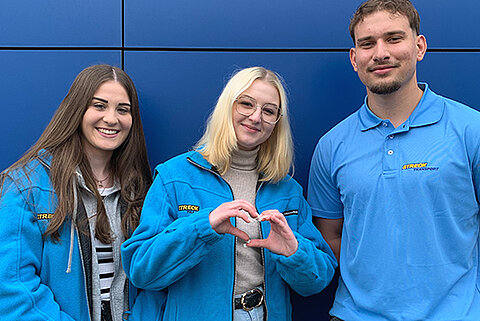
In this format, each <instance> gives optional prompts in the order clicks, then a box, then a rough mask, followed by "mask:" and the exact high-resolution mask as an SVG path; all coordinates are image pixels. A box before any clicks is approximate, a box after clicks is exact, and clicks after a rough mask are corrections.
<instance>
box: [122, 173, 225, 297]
mask: <svg viewBox="0 0 480 321" xmlns="http://www.w3.org/2000/svg"><path fill="white" fill-rule="evenodd" d="M173 189H174V186H168V188H166V186H165V185H164V182H163V180H162V175H161V174H158V175H156V177H155V180H154V182H153V184H152V186H151V187H150V190H149V191H148V193H147V196H146V198H145V202H144V205H143V209H142V215H141V217H140V224H139V226H138V227H137V229H136V230H135V231H134V233H133V235H132V237H130V238H129V239H128V240H127V241H126V242H124V243H123V245H122V261H123V267H124V270H125V272H126V273H127V275H128V276H129V278H130V280H131V282H132V283H133V284H134V285H135V286H136V287H138V288H142V289H149V290H162V289H164V288H166V287H168V286H169V285H170V284H172V283H174V282H175V281H177V280H179V279H180V278H182V277H183V276H184V275H185V274H186V273H187V272H188V271H189V270H190V269H192V268H193V267H194V266H196V265H197V264H198V263H199V262H201V260H202V259H203V258H204V257H205V255H206V254H208V252H209V251H210V249H211V248H212V246H213V245H214V244H216V243H217V242H218V241H219V240H220V239H222V238H223V235H220V234H218V233H216V232H215V231H214V230H213V228H212V227H211V225H210V221H209V214H210V212H211V211H212V210H213V208H205V209H202V210H200V211H198V212H196V213H195V215H190V216H186V217H180V218H178V217H177V208H176V207H177V206H176V204H175V202H174V201H173V199H175V195H174V193H173V192H169V190H173Z"/></svg>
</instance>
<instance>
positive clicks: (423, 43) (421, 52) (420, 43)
mask: <svg viewBox="0 0 480 321" xmlns="http://www.w3.org/2000/svg"><path fill="white" fill-rule="evenodd" d="M416 46H417V61H422V60H423V56H425V53H426V52H427V39H426V38H425V36H424V35H418V36H417V39H416Z"/></svg>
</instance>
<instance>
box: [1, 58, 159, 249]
mask: <svg viewBox="0 0 480 321" xmlns="http://www.w3.org/2000/svg"><path fill="white" fill-rule="evenodd" d="M109 80H113V81H116V82H118V83H119V84H121V85H122V86H123V87H124V88H125V90H126V91H127V94H128V97H129V99H130V103H131V114H132V126H131V129H130V133H129V134H128V136H127V138H126V139H125V141H124V142H123V143H122V145H120V146H119V147H118V148H117V149H116V150H114V152H113V154H112V158H111V159H110V169H111V171H112V175H113V176H114V177H115V179H116V180H118V181H119V182H120V186H121V197H120V202H122V203H123V204H125V208H126V210H125V213H124V214H123V218H122V230H123V233H124V235H125V236H127V235H128V234H129V233H130V232H131V231H133V230H134V229H135V228H136V227H137V226H138V223H139V219H140V211H141V208H142V205H143V200H144V198H145V195H146V192H147V190H148V188H149V187H150V185H151V183H152V173H151V169H150V165H149V163H148V157H147V148H146V144H145V136H144V134H143V126H142V122H141V118H140V111H139V104H138V96H137V91H136V89H135V86H134V84H133V81H132V80H131V79H130V77H129V76H128V75H127V74H126V73H125V72H124V71H123V70H122V69H119V68H117V67H114V66H110V65H94V66H90V67H88V68H86V69H84V70H82V71H81V72H80V73H79V74H78V75H77V77H76V78H75V80H74V81H73V84H72V86H71V87H70V90H69V92H68V94H67V95H66V96H65V98H64V99H63V101H62V102H61V104H60V106H59V107H58V109H57V110H56V112H55V114H54V115H53V118H52V119H51V120H50V123H49V124H48V125H47V127H46V129H45V130H44V132H43V133H42V135H41V136H40V138H39V139H38V141H37V142H36V143H35V144H34V145H33V146H32V147H31V148H30V149H29V150H28V151H27V152H26V153H25V154H24V155H23V156H22V157H21V158H20V159H19V160H18V161H17V162H15V163H14V164H13V165H11V166H10V167H9V168H7V169H6V170H5V171H4V175H2V177H5V176H6V175H8V173H9V172H11V171H13V170H17V169H21V170H23V172H24V173H25V175H26V176H27V178H28V175H29V173H28V171H27V169H26V166H27V164H28V163H29V162H31V161H32V160H35V159H38V158H39V157H40V154H41V151H42V150H45V151H47V152H48V153H49V154H50V155H51V156H52V161H51V165H50V180H51V182H52V186H53V188H54V190H55V193H56V196H57V199H58V206H57V208H56V210H55V215H53V217H52V219H51V220H50V223H49V225H48V227H47V230H46V231H45V236H46V237H48V236H51V237H52V239H54V240H55V241H58V240H59V229H60V227H61V226H62V224H63V223H64V222H65V219H66V218H67V217H71V215H72V214H71V213H73V211H74V208H75V206H76V204H75V203H74V201H75V200H74V191H73V188H72V186H74V183H75V182H76V180H75V175H76V174H75V172H76V170H77V168H78V169H80V171H81V173H82V175H83V178H84V179H85V183H86V185H87V187H88V188H89V189H90V190H91V191H93V193H94V194H95V197H96V199H97V218H96V224H95V236H96V238H97V239H99V240H100V241H102V242H104V243H111V242H112V241H113V236H112V232H111V229H110V224H109V222H108V217H107V214H106V211H105V207H104V206H103V202H102V198H101V196H100V194H99V193H98V189H97V186H96V182H95V179H94V176H93V173H92V170H91V168H90V164H89V161H88V158H87V156H86V154H85V152H84V151H83V147H82V138H81V137H82V133H81V124H82V120H83V115H84V114H85V111H86V110H87V108H88V106H89V105H90V103H91V101H92V98H93V96H94V94H95V91H96V90H97V88H98V87H99V86H100V85H101V84H103V83H104V82H106V81H109ZM1 183H2V185H3V178H2V182H1Z"/></svg>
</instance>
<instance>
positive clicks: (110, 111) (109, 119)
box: [103, 108, 118, 126]
mask: <svg viewBox="0 0 480 321" xmlns="http://www.w3.org/2000/svg"><path fill="white" fill-rule="evenodd" d="M103 121H104V122H106V123H107V124H108V125H110V126H112V125H115V124H116V123H117V122H118V118H117V114H116V110H115V108H107V110H105V113H104V114H103Z"/></svg>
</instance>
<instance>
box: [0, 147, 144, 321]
mask: <svg viewBox="0 0 480 321" xmlns="http://www.w3.org/2000/svg"><path fill="white" fill-rule="evenodd" d="M48 159H49V157H48V156H47V157H46V158H45V159H44V160H41V161H39V160H35V161H32V162H30V163H29V164H28V165H27V167H26V171H27V172H28V173H29V178H27V177H26V176H25V172H24V171H22V170H17V171H15V172H13V173H11V174H10V175H9V176H7V177H6V178H5V182H4V185H3V190H2V198H1V200H0V217H2V218H3V222H2V224H0V235H1V238H2V239H1V240H2V245H1V246H0V315H1V317H0V319H1V320H15V321H18V320H22V321H26V320H55V321H59V320H77V321H89V320H90V311H91V304H92V303H91V300H92V293H91V291H92V275H91V261H92V248H91V240H90V235H89V229H88V225H86V226H85V225H84V227H87V228H83V229H82V230H85V231H86V233H78V230H77V228H78V226H79V225H80V224H88V221H87V215H86V212H85V209H84V206H83V203H82V202H81V197H79V202H78V207H77V214H76V224H75V226H72V224H71V219H67V220H66V221H65V223H64V224H63V225H62V226H61V227H60V229H59V233H60V241H59V242H54V241H52V240H51V238H50V237H47V238H45V237H43V233H44V232H45V230H46V228H47V225H48V223H49V221H50V219H51V218H52V217H53V215H54V212H55V209H56V206H57V198H56V195H55V193H54V189H53V187H52V184H51V181H50V178H49V173H50V171H49V164H48V162H49V160H48ZM72 188H73V187H72ZM72 229H73V234H72ZM71 236H73V240H72V239H71ZM71 241H73V242H71ZM70 246H73V248H72V255H70ZM70 257H71V266H70V272H69V273H67V272H66V271H67V268H68V263H69V258H70ZM130 290H131V291H130V298H129V301H130V304H132V303H133V300H134V297H135V295H136V293H137V292H136V291H135V289H130ZM130 306H132V305H130Z"/></svg>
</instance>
